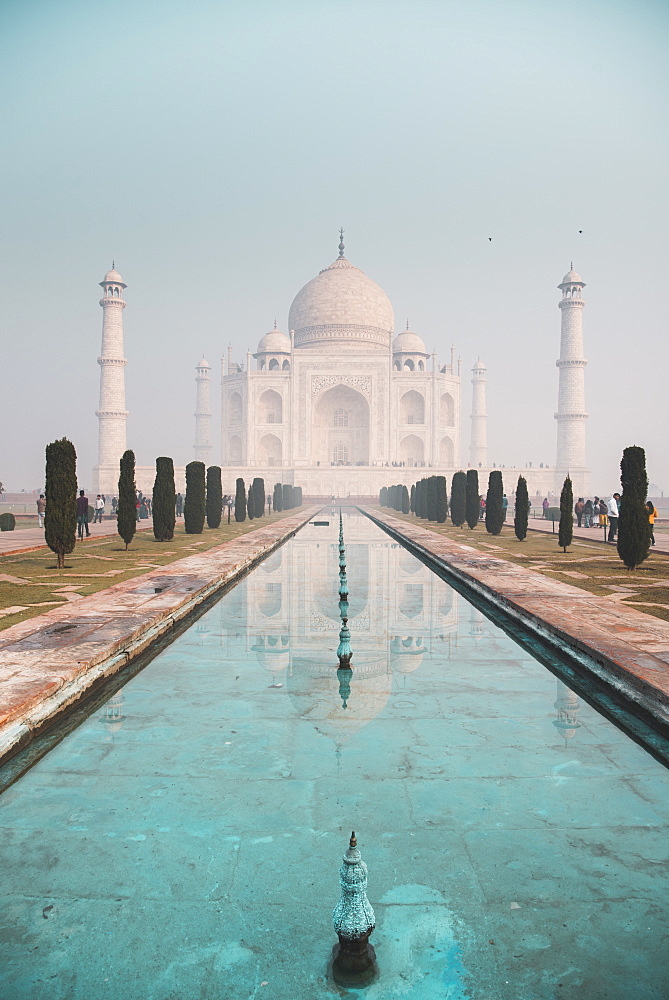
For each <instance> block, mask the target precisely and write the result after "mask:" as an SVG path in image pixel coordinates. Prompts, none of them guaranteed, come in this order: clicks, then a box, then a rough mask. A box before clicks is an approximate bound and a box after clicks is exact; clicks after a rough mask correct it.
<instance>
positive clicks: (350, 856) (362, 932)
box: [332, 832, 376, 986]
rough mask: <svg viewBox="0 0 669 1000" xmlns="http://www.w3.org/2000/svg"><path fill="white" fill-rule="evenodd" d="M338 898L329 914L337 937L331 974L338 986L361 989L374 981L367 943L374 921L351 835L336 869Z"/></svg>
mask: <svg viewBox="0 0 669 1000" xmlns="http://www.w3.org/2000/svg"><path fill="white" fill-rule="evenodd" d="M339 884H340V886H341V895H340V897H339V902H338V903H337V905H336V906H335V908H334V911H333V913H332V923H333V925H334V929H335V931H336V932H337V937H338V938H339V944H338V945H335V947H334V952H333V954H334V962H333V974H334V978H335V982H338V983H340V984H341V985H349V986H355V985H358V986H363V985H366V984H367V983H368V982H370V981H371V979H373V978H374V975H375V972H376V969H375V955H374V949H373V948H372V946H371V945H370V943H369V936H370V934H371V933H372V931H373V930H374V927H375V924H376V920H375V917H374V910H373V909H372V907H371V906H370V903H369V900H368V899H367V865H366V864H365V862H364V861H363V860H362V858H361V857H360V851H359V850H358V842H357V840H356V836H355V832H353V833H352V834H351V840H350V842H349V846H348V850H347V851H346V854H345V855H344V857H343V860H342V864H341V868H340V869H339Z"/></svg>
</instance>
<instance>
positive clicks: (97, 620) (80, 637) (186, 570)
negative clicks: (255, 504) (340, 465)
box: [0, 504, 322, 765]
mask: <svg viewBox="0 0 669 1000" xmlns="http://www.w3.org/2000/svg"><path fill="white" fill-rule="evenodd" d="M320 510H322V504H319V505H317V506H310V507H308V508H306V509H301V510H300V511H299V512H296V514H294V515H289V516H288V517H285V518H282V519H281V520H280V521H278V522H275V523H274V524H268V525H265V526H264V527H258V528H256V529H254V530H253V531H251V532H248V533H247V534H245V535H241V536H239V537H238V538H235V539H231V540H229V541H227V542H223V543H222V544H221V545H218V546H215V547H214V548H211V549H208V550H207V551H206V552H202V553H197V554H194V555H191V556H186V557H185V558H182V559H178V560H176V561H175V562H173V563H168V564H167V565H165V566H161V567H157V568H156V569H153V570H151V572H149V573H145V574H143V575H142V576H136V577H133V579H132V580H126V581H124V582H122V583H118V584H114V585H112V586H111V587H108V588H107V589H106V590H101V591H99V592H98V593H97V594H93V595H91V596H90V597H82V598H80V599H79V600H75V601H72V602H70V603H68V604H66V605H60V606H59V607H58V608H54V609H53V610H52V611H48V612H46V613H45V614H43V615H39V616H37V617H35V618H30V619H28V620H27V621H25V622H20V623H19V624H17V625H13V626H10V628H8V629H5V630H4V631H3V632H2V633H0V691H1V692H2V696H1V698H0V765H1V764H3V763H5V762H6V761H7V760H9V759H10V758H11V757H12V756H13V755H14V754H15V753H17V752H18V751H19V750H21V749H22V748H23V747H25V746H26V745H27V744H28V743H29V742H30V741H31V740H32V739H33V738H34V736H36V735H37V734H38V733H40V732H42V731H43V730H45V729H46V728H48V727H49V726H50V725H51V724H52V723H53V722H54V721H56V719H61V718H62V717H63V716H64V714H66V713H67V712H68V711H70V710H71V709H73V708H75V707H76V706H78V705H79V704H80V703H81V701H82V700H83V699H84V698H86V697H87V696H88V695H89V694H90V693H92V692H93V690H95V689H97V687H98V686H99V684H100V683H101V682H102V681H104V680H106V679H108V678H110V677H112V676H113V675H114V674H116V673H118V672H119V671H120V670H122V669H123V668H125V667H126V666H127V665H128V664H129V663H130V662H132V661H133V660H135V659H137V658H138V657H139V656H140V655H142V654H144V653H146V652H147V650H149V649H150V648H151V647H152V646H153V645H155V644H157V643H158V642H160V641H161V640H163V639H164V638H165V636H166V635H167V634H168V633H169V632H170V631H172V630H176V629H177V628H178V627H183V624H184V621H185V620H186V619H187V618H188V617H189V616H190V615H192V614H193V613H194V612H195V611H196V610H197V609H198V608H199V607H200V606H201V605H202V604H203V603H204V602H206V601H208V600H210V599H211V598H212V597H213V596H214V595H216V594H217V593H218V592H219V591H222V590H224V589H225V588H227V587H229V586H230V585H231V584H234V583H235V582H236V581H237V580H238V579H239V578H241V577H242V576H244V575H245V574H246V573H247V572H248V571H249V569H251V568H252V566H254V565H255V564H256V563H257V562H259V561H260V560H261V559H263V558H265V557H266V556H268V555H269V554H270V553H271V552H272V551H273V550H274V549H276V548H278V547H279V546H280V545H282V544H283V543H284V542H285V541H286V540H287V539H288V538H290V537H291V536H293V535H294V534H295V533H296V532H297V531H299V530H300V528H302V527H304V525H306V524H308V523H309V521H310V520H311V519H312V518H313V517H314V515H315V514H317V513H318V512H319V511H320Z"/></svg>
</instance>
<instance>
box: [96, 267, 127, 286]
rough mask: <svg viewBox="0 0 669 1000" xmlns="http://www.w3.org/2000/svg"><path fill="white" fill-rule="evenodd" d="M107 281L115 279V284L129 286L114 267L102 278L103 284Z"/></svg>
mask: <svg viewBox="0 0 669 1000" xmlns="http://www.w3.org/2000/svg"><path fill="white" fill-rule="evenodd" d="M106 281H113V282H114V284H115V285H123V287H124V288H126V287H127V285H125V284H124V282H123V278H122V277H121V275H120V274H119V273H118V271H116V270H115V269H114V268H113V267H112V269H111V271H107V273H106V274H105V276H104V278H103V279H102V282H101V284H103V283H104V282H106Z"/></svg>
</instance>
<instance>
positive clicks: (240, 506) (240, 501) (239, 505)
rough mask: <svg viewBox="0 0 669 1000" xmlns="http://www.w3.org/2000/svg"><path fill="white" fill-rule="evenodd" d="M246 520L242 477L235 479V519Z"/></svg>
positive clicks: (244, 490)
mask: <svg viewBox="0 0 669 1000" xmlns="http://www.w3.org/2000/svg"><path fill="white" fill-rule="evenodd" d="M245 520H246V486H245V484H244V480H243V479H238V480H237V486H236V492H235V521H239V522H240V523H241V522H242V521H245Z"/></svg>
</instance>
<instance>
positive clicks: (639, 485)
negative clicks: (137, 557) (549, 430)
mask: <svg viewBox="0 0 669 1000" xmlns="http://www.w3.org/2000/svg"><path fill="white" fill-rule="evenodd" d="M620 483H621V485H622V488H623V495H622V497H621V500H620V520H619V521H618V555H619V556H620V558H621V559H622V561H623V562H624V563H625V566H626V567H627V569H636V567H637V566H639V565H640V564H641V563H642V562H643V561H644V559H646V558H647V556H648V554H649V552H650V536H651V530H652V529H651V526H650V521H649V520H648V508H647V507H646V496H647V494H648V476H647V474H646V453H645V451H644V450H643V448H639V447H637V446H636V445H632V446H631V447H630V448H625V450H624V451H623V457H622V461H621V463H620ZM47 510H48V508H47Z"/></svg>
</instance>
